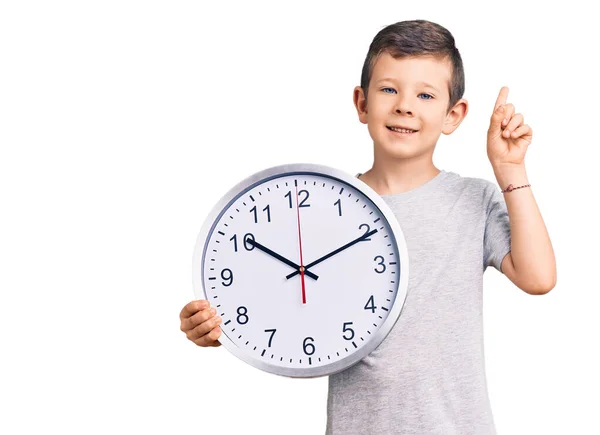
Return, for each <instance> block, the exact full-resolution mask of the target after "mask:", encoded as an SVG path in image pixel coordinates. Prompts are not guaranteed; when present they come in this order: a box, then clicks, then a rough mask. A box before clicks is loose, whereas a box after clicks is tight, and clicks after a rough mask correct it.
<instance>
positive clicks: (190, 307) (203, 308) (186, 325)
mask: <svg viewBox="0 0 600 435" xmlns="http://www.w3.org/2000/svg"><path fill="white" fill-rule="evenodd" d="M216 314H217V311H216V310H215V309H214V308H211V307H210V304H209V302H208V301H207V300H204V299H199V300H197V301H192V302H190V303H188V304H187V305H186V306H185V307H183V309H182V310H181V313H180V314H179V320H180V322H181V326H180V329H181V330H182V331H183V332H184V333H185V335H186V337H187V338H188V340H190V341H191V342H193V343H195V344H196V345H198V346H201V347H219V346H220V345H221V343H220V342H219V341H217V340H218V339H219V337H220V336H221V328H220V327H219V325H220V324H221V322H222V320H221V317H220V316H217V315H216Z"/></svg>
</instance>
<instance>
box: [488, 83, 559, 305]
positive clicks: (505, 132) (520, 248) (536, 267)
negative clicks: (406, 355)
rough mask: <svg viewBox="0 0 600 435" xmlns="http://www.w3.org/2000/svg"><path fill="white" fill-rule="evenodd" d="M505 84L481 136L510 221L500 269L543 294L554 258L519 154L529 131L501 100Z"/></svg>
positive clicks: (524, 287)
mask: <svg viewBox="0 0 600 435" xmlns="http://www.w3.org/2000/svg"><path fill="white" fill-rule="evenodd" d="M507 96H508V88H507V87H503V88H502V89H501V90H500V94H499V95H498V99H497V100H496V105H495V108H494V112H493V114H492V117H491V120H490V128H489V130H488V135H487V154H488V158H489V159H490V162H491V164H492V168H493V169H494V174H495V176H496V180H497V181H498V184H499V185H500V186H501V187H502V189H503V190H504V189H507V188H508V191H507V192H506V193H504V199H505V201H506V208H507V211H508V216H509V220H510V231H511V252H509V253H508V254H507V255H506V256H505V257H504V259H503V260H502V272H503V273H504V274H505V275H506V276H507V277H508V278H509V279H510V280H511V281H512V282H513V283H514V284H515V285H516V286H517V287H519V288H520V289H521V290H523V291H525V292H527V293H529V294H545V293H548V292H549V291H550V290H552V289H553V288H554V286H555V285H556V259H555V257H554V250H553V248H552V243H551V242H550V236H549V235H548V231H547V229H546V225H545V224H544V220H543V218H542V214H541V213H540V210H539V208H538V206H537V203H536V201H535V198H534V197H533V192H532V191H531V188H529V187H525V188H520V189H519V188H518V189H515V190H511V188H509V185H511V184H512V186H513V187H515V188H517V187H519V186H526V185H528V184H529V181H528V179H527V173H526V171H525V163H524V159H525V153H526V152H527V147H528V146H529V144H530V143H531V138H532V135H533V134H532V130H531V127H530V126H528V125H527V124H523V115H522V114H520V113H514V112H515V108H514V106H513V105H512V104H506V97H507Z"/></svg>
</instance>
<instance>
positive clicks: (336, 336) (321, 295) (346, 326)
mask: <svg viewBox="0 0 600 435" xmlns="http://www.w3.org/2000/svg"><path fill="white" fill-rule="evenodd" d="M193 284H194V292H195V295H196V297H197V298H198V299H207V300H209V301H210V304H211V305H212V306H213V307H216V309H217V313H218V314H219V315H220V316H221V318H222V319H223V322H222V324H221V326H220V327H221V329H222V331H223V333H222V334H221V337H220V338H219V341H220V342H221V343H222V345H223V346H224V347H225V348H226V349H228V350H229V351H230V352H231V353H233V354H234V355H236V356H237V357H238V358H240V359H242V360H243V361H245V362H247V363H249V364H251V365H252V366H254V367H257V368H259V369H261V370H264V371H267V372H270V373H274V374H278V375H282V376H291V377H317V376H324V375H329V374H333V373H337V372H339V371H341V370H344V369H345V368H347V367H349V366H351V365H353V364H355V363H356V362H358V361H359V360H360V359H362V358H364V357H365V356H366V355H368V354H369V353H370V352H372V351H373V350H374V349H375V348H376V347H377V346H378V345H379V344H380V343H381V342H382V341H383V340H384V339H385V337H386V336H387V335H388V333H389V332H390V330H391V329H392V327H393V326H394V324H395V323H396V321H397V319H398V317H399V316H400V314H401V311H402V306H403V304H404V300H405V298H406V293H407V287H408V253H407V249H406V243H405V240H404V236H403V234H402V230H401V228H400V226H399V224H398V221H397V220H396V218H395V216H394V214H393V213H392V211H391V210H390V209H389V207H388V206H387V204H386V203H385V202H384V201H383V199H382V198H381V197H380V196H379V195H378V194H377V193H375V191H373V190H372V189H371V188H370V187H369V186H367V185H366V184H365V183H363V182H362V181H360V180H359V179H358V178H356V177H353V176H351V175H349V174H347V173H345V172H343V171H341V170H338V169H334V168H331V167H327V166H322V165H315V164H289V165H283V166H277V167H273V168H269V169H266V170H263V171H261V172H258V173H256V174H254V175H252V176H250V177H248V178H246V179H245V180H243V181H241V182H240V183H239V184H237V185H236V186H234V187H233V188H232V189H230V190H229V191H228V192H227V193H226V194H225V195H224V196H223V198H222V199H221V200H220V201H219V202H218V204H216V206H215V207H214V208H213V210H212V212H211V213H210V214H209V216H208V217H207V219H206V221H205V223H204V225H203V227H202V229H201V232H200V234H199V235H198V239H197V242H196V247H195V250H194V257H193Z"/></svg>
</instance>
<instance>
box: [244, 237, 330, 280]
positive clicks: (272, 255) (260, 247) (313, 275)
mask: <svg viewBox="0 0 600 435" xmlns="http://www.w3.org/2000/svg"><path fill="white" fill-rule="evenodd" d="M246 243H248V244H249V245H252V246H255V247H257V248H258V249H260V250H261V251H263V252H266V253H267V254H269V255H270V256H271V257H275V258H277V259H278V260H279V261H281V262H283V263H285V264H287V265H288V266H290V267H293V268H294V269H296V273H300V266H299V265H297V264H296V263H294V262H293V261H290V260H288V259H287V258H285V257H283V256H281V255H279V254H278V253H277V252H275V251H272V250H271V249H269V248H267V247H266V246H264V245H261V244H260V243H258V242H257V241H255V240H252V239H251V238H250V237H248V238H247V239H246ZM305 269H306V268H305ZM304 274H305V275H306V276H308V277H310V278H312V279H314V280H317V279H319V277H318V276H317V275H315V274H314V273H312V272H308V271H306V270H305V271H304Z"/></svg>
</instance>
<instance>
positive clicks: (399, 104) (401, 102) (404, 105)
mask: <svg viewBox="0 0 600 435" xmlns="http://www.w3.org/2000/svg"><path fill="white" fill-rule="evenodd" d="M395 112H396V113H398V114H402V113H403V114H405V115H412V114H413V113H412V110H411V107H410V103H409V102H408V98H406V97H402V96H400V95H399V96H398V100H397V101H396V107H395Z"/></svg>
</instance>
